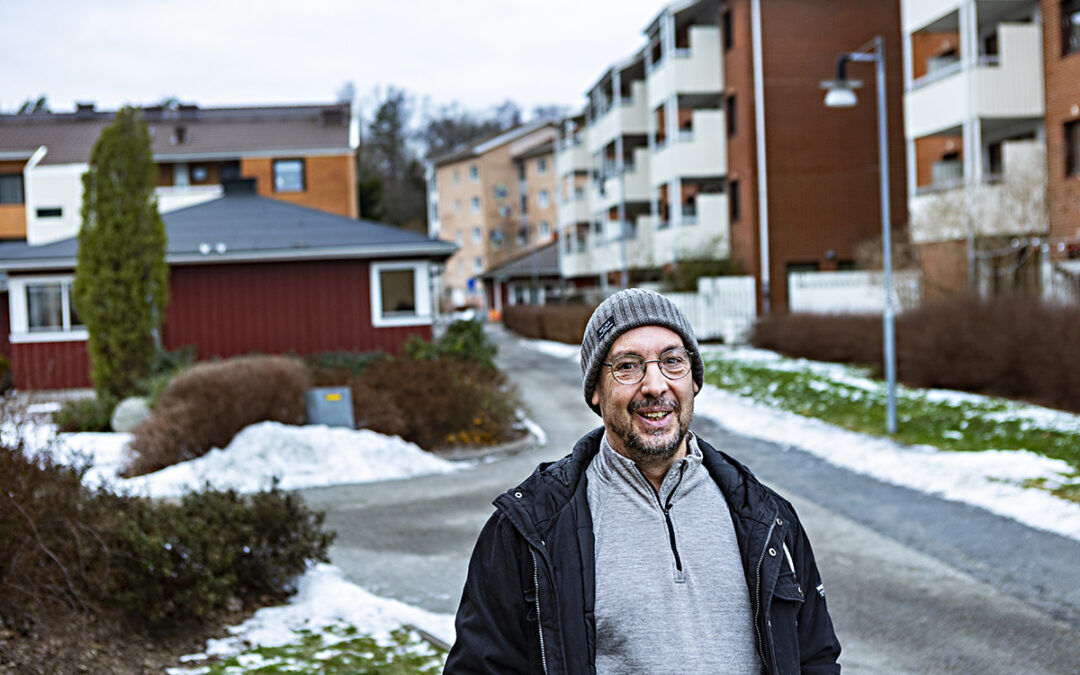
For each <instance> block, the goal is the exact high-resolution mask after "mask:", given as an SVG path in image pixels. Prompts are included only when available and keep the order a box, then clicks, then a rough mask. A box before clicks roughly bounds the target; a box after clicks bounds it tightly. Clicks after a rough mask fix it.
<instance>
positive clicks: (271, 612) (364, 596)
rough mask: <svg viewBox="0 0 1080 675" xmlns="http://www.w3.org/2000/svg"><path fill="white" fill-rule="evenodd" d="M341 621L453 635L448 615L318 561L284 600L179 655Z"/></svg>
mask: <svg viewBox="0 0 1080 675" xmlns="http://www.w3.org/2000/svg"><path fill="white" fill-rule="evenodd" d="M342 624H344V625H352V626H355V627H356V628H357V629H359V631H360V632H361V633H367V634H370V635H372V636H373V637H375V638H376V639H386V638H388V637H389V635H390V631H392V630H396V629H398V628H401V627H402V626H403V625H405V624H410V625H413V626H416V627H417V628H420V629H422V630H424V631H427V632H428V633H430V634H432V635H434V636H435V637H437V638H439V639H441V640H443V641H444V642H447V643H452V642H453V641H454V617H453V616H451V615H449V614H434V613H432V612H428V611H426V610H423V609H420V608H418V607H413V606H411V605H406V604H405V603H403V602H399V601H397V600H390V599H387V598H381V597H379V596H377V595H372V594H371V593H368V592H367V591H365V590H364V589H362V588H360V587H359V586H357V585H356V584H353V583H352V582H350V581H348V580H347V579H346V578H345V575H344V574H343V573H342V571H341V570H340V569H338V568H337V567H335V566H333V565H326V564H319V565H316V566H315V567H312V568H311V569H309V570H308V571H307V572H306V573H305V574H304V575H303V576H302V577H300V581H299V584H298V589H297V593H296V595H294V596H293V597H292V598H291V599H290V601H289V604H287V605H281V606H278V607H264V608H262V609H260V610H258V611H257V612H255V614H254V615H253V616H252V617H251V618H250V619H248V620H247V621H245V622H243V623H242V624H240V625H238V626H231V627H229V629H228V630H229V633H230V636H229V637H227V638H221V639H217V640H208V641H207V643H206V651H205V652H204V653H202V654H192V655H190V656H186V657H184V660H185V661H193V660H202V659H206V658H208V657H211V656H222V657H226V656H230V655H233V654H237V653H239V652H242V651H244V650H245V649H247V648H248V647H250V646H253V645H261V646H264V647H278V646H281V645H286V644H290V643H292V642H295V641H296V640H297V635H298V631H300V630H303V629H308V630H312V631H315V632H319V631H321V630H322V629H323V628H326V627H330V626H335V625H342Z"/></svg>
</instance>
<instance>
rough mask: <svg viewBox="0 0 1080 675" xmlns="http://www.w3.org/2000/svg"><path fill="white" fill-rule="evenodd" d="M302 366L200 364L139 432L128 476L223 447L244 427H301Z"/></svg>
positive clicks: (177, 382) (245, 360)
mask: <svg viewBox="0 0 1080 675" xmlns="http://www.w3.org/2000/svg"><path fill="white" fill-rule="evenodd" d="M309 382H310V380H309V377H308V373H307V369H306V368H305V367H304V364H303V363H301V362H300V361H298V360H296V359H291V358H287V357H283V356H244V357H239V358H235V359H229V360H226V361H218V362H210V363H200V364H198V365H196V366H192V367H191V368H190V369H188V370H186V371H184V372H182V373H180V374H179V375H177V376H176V377H174V378H173V379H172V380H171V381H170V382H169V384H168V386H166V387H165V390H164V391H163V392H162V394H161V397H160V399H159V400H158V402H157V406H156V407H155V408H154V414H153V416H152V417H151V418H150V419H148V420H146V421H145V422H143V423H142V424H140V425H139V426H138V427H136V429H135V431H134V438H133V439H132V441H131V448H132V451H133V455H134V457H133V459H132V461H131V463H130V464H129V465H128V466H127V467H126V470H125V472H126V475H128V476H137V475H141V474H144V473H150V472H152V471H157V470H159V469H163V468H165V467H166V466H171V465H173V464H176V463H178V462H183V461H186V460H189V459H194V458H196V457H200V456H202V455H204V454H206V452H207V451H209V450H210V449H211V448H214V447H218V448H224V447H225V446H227V445H228V444H229V441H231V440H232V439H233V436H235V435H236V434H237V432H239V431H240V430H241V429H243V428H244V427H246V426H248V425H251V424H255V423H256V422H263V421H266V420H272V421H275V422H283V423H285V424H303V422H304V420H305V406H304V392H305V391H306V390H307V389H308V387H309Z"/></svg>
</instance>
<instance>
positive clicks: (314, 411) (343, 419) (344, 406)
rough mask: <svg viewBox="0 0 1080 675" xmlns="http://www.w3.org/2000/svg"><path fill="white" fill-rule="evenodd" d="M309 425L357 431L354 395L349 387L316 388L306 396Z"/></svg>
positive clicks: (310, 390) (308, 391) (309, 390)
mask: <svg viewBox="0 0 1080 675" xmlns="http://www.w3.org/2000/svg"><path fill="white" fill-rule="evenodd" d="M304 402H305V403H306V404H307V419H308V424H325V425H326V426H328V427H348V428H349V429H355V428H356V424H355V422H354V421H353V413H352V393H351V392H350V391H349V388H348V387H316V388H314V389H308V390H307V392H306V393H305V394H304Z"/></svg>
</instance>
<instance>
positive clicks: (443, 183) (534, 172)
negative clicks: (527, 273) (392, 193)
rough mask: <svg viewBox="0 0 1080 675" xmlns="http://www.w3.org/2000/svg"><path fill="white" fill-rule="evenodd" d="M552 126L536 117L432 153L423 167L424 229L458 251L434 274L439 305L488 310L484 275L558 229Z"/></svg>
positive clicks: (490, 298)
mask: <svg viewBox="0 0 1080 675" xmlns="http://www.w3.org/2000/svg"><path fill="white" fill-rule="evenodd" d="M554 137H555V125H554V124H553V123H551V122H535V123H531V124H526V125H522V126H519V127H516V128H514V129H511V130H508V131H505V132H501V133H498V134H496V135H494V136H491V137H488V138H484V139H480V140H478V141H474V142H472V143H469V144H467V145H465V146H464V147H461V148H458V149H456V150H454V151H453V152H451V153H449V154H447V155H444V156H442V157H437V158H435V159H433V160H432V161H431V163H430V164H429V166H428V169H427V176H428V223H429V234H430V235H431V236H432V237H438V238H440V239H443V240H446V241H452V242H455V243H456V244H457V246H458V252H457V253H456V254H455V255H454V256H452V257H451V258H450V259H449V260H448V261H447V264H446V267H445V269H444V270H443V272H442V276H441V278H440V280H439V283H440V286H441V288H440V290H439V293H438V294H439V297H440V299H441V303H442V306H443V307H444V308H445V309H454V308H462V307H477V308H492V307H496V306H501V305H502V304H503V303H505V302H507V301H508V300H509V299H508V298H507V297H505V293H506V289H505V288H504V289H501V290H500V293H502V294H503V295H502V296H501V297H500V298H499V300H498V301H496V298H495V296H494V295H493V292H494V287H493V285H492V284H491V283H490V282H485V281H484V279H483V278H482V276H481V275H482V274H483V273H484V272H485V270H488V269H489V268H494V267H497V266H500V265H502V264H503V263H505V262H507V261H508V260H511V259H513V258H516V257H519V256H521V255H522V254H524V253H526V252H528V251H530V250H533V249H535V248H537V247H538V246H542V245H544V244H547V243H550V242H551V241H552V239H553V238H554V237H555V234H556V226H557V225H556V224H557V216H558V213H557V211H556V196H555V163H554V148H553V143H552V142H553V139H554Z"/></svg>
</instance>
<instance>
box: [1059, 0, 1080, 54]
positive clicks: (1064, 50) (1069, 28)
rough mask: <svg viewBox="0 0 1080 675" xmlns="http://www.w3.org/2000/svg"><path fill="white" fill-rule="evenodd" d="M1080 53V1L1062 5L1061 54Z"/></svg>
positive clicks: (1066, 0)
mask: <svg viewBox="0 0 1080 675" xmlns="http://www.w3.org/2000/svg"><path fill="white" fill-rule="evenodd" d="M1076 52H1080V0H1065V1H1064V2H1062V3H1061V54H1062V55H1063V56H1064V55H1065V54H1074V53H1076Z"/></svg>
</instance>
